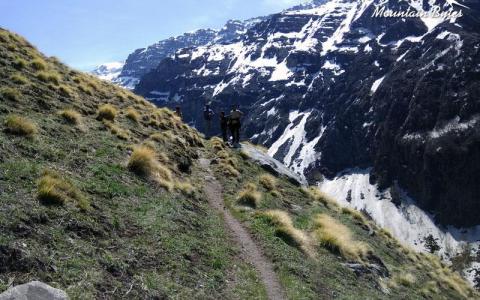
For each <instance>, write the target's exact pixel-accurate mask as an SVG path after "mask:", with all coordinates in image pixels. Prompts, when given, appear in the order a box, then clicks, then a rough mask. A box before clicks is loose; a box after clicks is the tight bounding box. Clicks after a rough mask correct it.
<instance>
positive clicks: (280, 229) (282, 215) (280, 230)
mask: <svg viewBox="0 0 480 300" xmlns="http://www.w3.org/2000/svg"><path fill="white" fill-rule="evenodd" d="M259 215H260V216H262V217H264V218H267V219H268V220H269V221H270V223H272V225H273V226H275V235H276V236H277V237H279V238H280V239H282V240H283V241H284V242H285V243H287V244H289V245H290V246H292V247H296V248H298V249H300V250H301V251H303V252H304V253H305V254H308V255H309V256H311V257H313V256H314V251H313V250H312V247H311V241H310V239H309V238H308V236H307V235H306V234H305V233H304V232H303V231H301V230H299V229H296V228H295V227H294V226H293V222H292V219H291V218H290V216H289V215H288V213H286V212H284V211H281V210H269V211H266V212H262V213H260V214H259Z"/></svg>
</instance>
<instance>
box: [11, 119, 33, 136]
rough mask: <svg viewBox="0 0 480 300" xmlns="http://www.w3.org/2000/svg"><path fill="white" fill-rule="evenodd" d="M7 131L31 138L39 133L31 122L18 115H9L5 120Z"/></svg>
mask: <svg viewBox="0 0 480 300" xmlns="http://www.w3.org/2000/svg"><path fill="white" fill-rule="evenodd" d="M4 125H5V130H6V132H8V133H11V134H15V135H19V136H28V137H31V136H33V135H35V134H36V133H37V132H38V129H37V126H36V125H35V124H34V123H33V122H32V121H30V120H28V119H26V118H23V117H21V116H18V115H9V116H7V118H6V119H5V124H4Z"/></svg>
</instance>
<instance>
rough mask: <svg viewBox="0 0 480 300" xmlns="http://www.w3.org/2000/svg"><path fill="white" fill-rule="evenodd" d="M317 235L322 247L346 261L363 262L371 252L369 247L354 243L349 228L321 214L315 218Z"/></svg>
mask: <svg viewBox="0 0 480 300" xmlns="http://www.w3.org/2000/svg"><path fill="white" fill-rule="evenodd" d="M315 227H316V229H315V231H314V233H315V235H316V237H317V239H318V241H319V243H320V245H321V246H322V247H324V248H326V249H328V250H330V251H331V252H333V253H336V254H340V255H341V256H343V257H344V258H346V259H349V260H357V261H361V260H362V259H363V258H364V257H365V256H366V255H367V254H368V252H369V249H368V247H367V245H365V244H364V243H362V242H357V241H354V240H353V238H352V233H351V231H350V229H348V227H346V226H345V225H343V224H341V223H339V222H338V221H336V220H335V219H333V218H332V217H330V216H328V215H325V214H321V215H318V216H317V217H316V218H315Z"/></svg>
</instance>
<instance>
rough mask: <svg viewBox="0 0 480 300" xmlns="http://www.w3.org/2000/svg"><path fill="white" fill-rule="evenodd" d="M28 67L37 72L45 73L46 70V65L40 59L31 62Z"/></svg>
mask: <svg viewBox="0 0 480 300" xmlns="http://www.w3.org/2000/svg"><path fill="white" fill-rule="evenodd" d="M30 66H32V68H33V69H35V70H37V71H45V70H46V69H47V64H46V63H45V61H43V59H41V58H36V59H34V60H32V62H31V63H30Z"/></svg>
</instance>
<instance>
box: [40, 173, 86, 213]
mask: <svg viewBox="0 0 480 300" xmlns="http://www.w3.org/2000/svg"><path fill="white" fill-rule="evenodd" d="M64 178H65V177H64V176H61V175H60V174H58V173H56V172H54V171H51V170H46V171H44V172H43V174H42V177H41V178H40V180H39V181H38V187H37V195H38V199H39V200H40V201H41V202H42V203H43V204H46V205H65V204H66V203H68V202H70V201H73V202H75V204H76V205H77V206H78V207H79V208H81V209H83V210H86V209H88V207H89V205H90V204H89V202H88V200H87V198H85V196H84V195H83V194H82V193H81V192H80V190H79V189H77V188H76V187H75V186H74V185H73V184H72V183H71V182H69V181H68V180H66V179H64Z"/></svg>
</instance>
